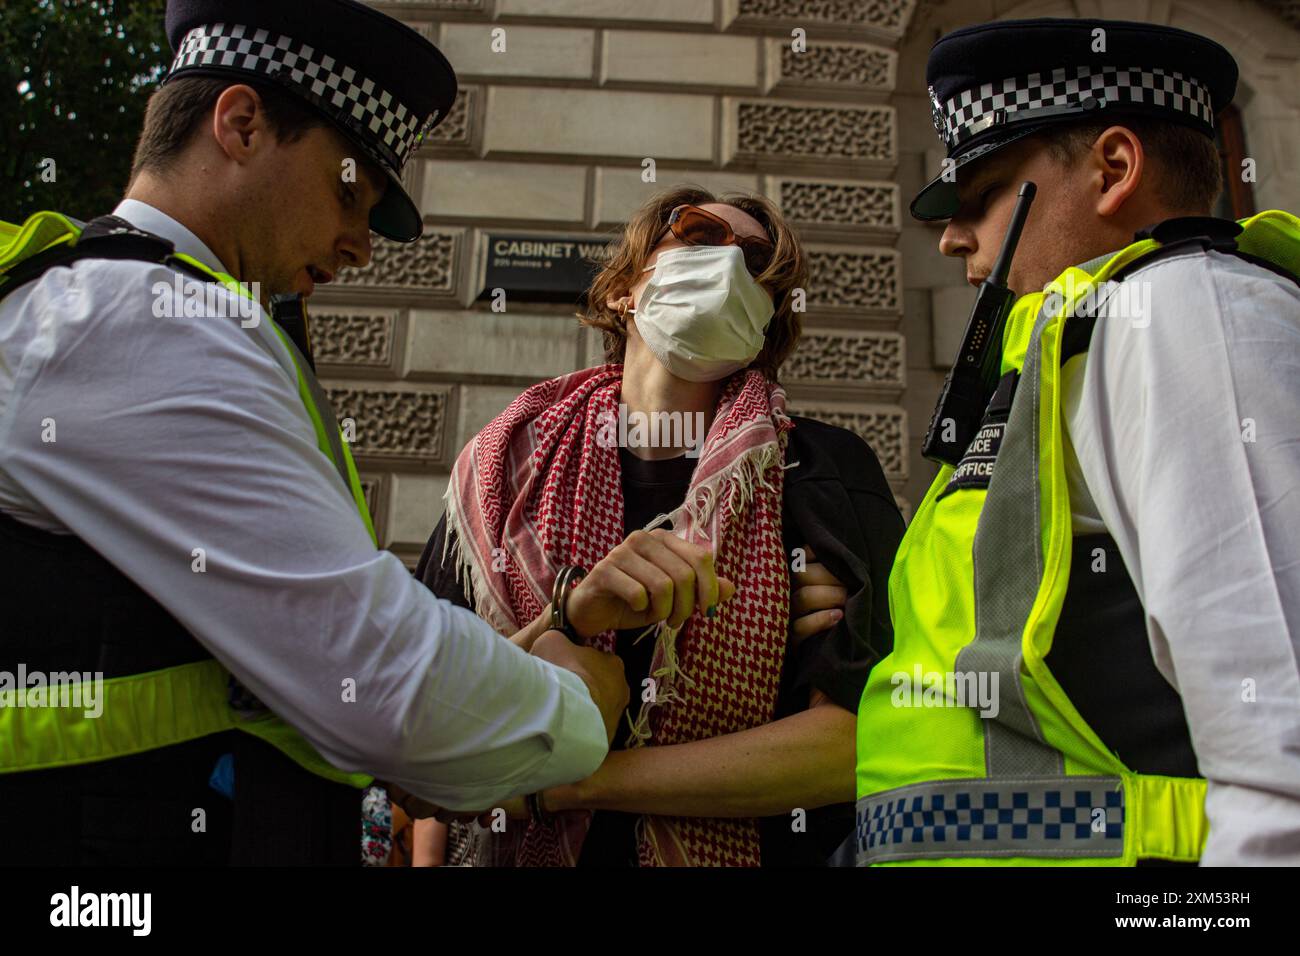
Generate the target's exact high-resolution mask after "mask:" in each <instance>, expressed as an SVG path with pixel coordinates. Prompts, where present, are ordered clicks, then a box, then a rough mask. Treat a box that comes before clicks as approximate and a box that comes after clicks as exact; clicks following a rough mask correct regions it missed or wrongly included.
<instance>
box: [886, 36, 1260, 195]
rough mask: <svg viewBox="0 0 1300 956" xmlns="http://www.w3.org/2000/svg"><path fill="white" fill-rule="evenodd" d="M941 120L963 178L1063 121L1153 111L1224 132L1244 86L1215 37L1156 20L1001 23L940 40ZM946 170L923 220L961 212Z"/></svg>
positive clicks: (936, 64) (929, 191)
mask: <svg viewBox="0 0 1300 956" xmlns="http://www.w3.org/2000/svg"><path fill="white" fill-rule="evenodd" d="M926 81H927V83H928V84H929V95H930V112H931V120H932V121H933V123H934V127H935V130H936V131H937V132H938V134H939V138H940V139H941V140H942V141H943V143H944V145H945V146H946V147H947V151H948V158H949V159H950V160H952V164H953V165H954V166H955V168H956V170H957V171H958V175H960V169H961V167H963V166H965V165H967V164H968V163H970V162H972V161H973V160H975V159H978V158H980V157H981V156H985V155H987V154H988V153H991V152H994V151H995V150H998V149H1001V148H1002V147H1004V146H1008V145H1010V144H1011V143H1013V142H1015V141H1016V140H1019V139H1021V138H1023V137H1024V136H1027V135H1029V134H1030V133H1032V132H1035V131H1037V130H1041V129H1043V128H1044V127H1047V126H1052V125H1058V124H1061V123H1070V122H1073V123H1077V122H1080V121H1085V122H1086V121H1089V120H1095V121H1100V122H1110V121H1112V119H1113V120H1114V121H1115V122H1121V121H1122V119H1121V117H1123V116H1134V115H1139V116H1149V117H1153V118H1157V119H1161V120H1165V121H1168V122H1172V123H1178V124H1181V125H1185V126H1188V127H1190V128H1193V129H1196V130H1198V131H1200V132H1201V133H1203V134H1205V135H1206V136H1213V135H1214V117H1215V114H1216V113H1217V112H1219V111H1220V110H1222V109H1223V107H1224V106H1226V105H1227V104H1228V103H1229V102H1230V101H1231V100H1232V95H1233V92H1234V91H1235V89H1236V84H1237V64H1236V61H1235V60H1233V58H1232V55H1231V54H1229V53H1228V51H1227V50H1225V49H1224V48H1223V47H1221V46H1219V45H1218V44H1217V43H1215V42H1213V41H1212V40H1208V39H1206V38H1205V37H1202V36H1198V35H1197V34H1194V33H1188V32H1187V31H1185V30H1177V29H1174V28H1172V27H1165V26H1157V25H1153V24H1149V23H1127V22H1123V21H1117V20H1065V19H1039V20H999V21H995V22H993V23H985V24H980V25H978V26H973V27H966V28H964V29H961V30H956V31H954V32H952V33H949V34H947V35H946V36H944V37H942V38H940V40H939V41H938V42H937V43H935V45H934V48H933V49H932V50H931V51H930V59H929V63H928V64H927V67H926ZM957 207H958V199H957V186H956V183H955V180H954V178H953V177H952V176H949V177H948V179H946V180H945V179H944V177H943V175H940V176H938V177H936V178H935V180H934V181H932V182H930V183H928V184H927V185H926V186H925V187H924V188H923V189H922V190H921V191H920V192H919V193H918V194H917V195H916V198H915V199H913V200H912V204H911V211H912V215H913V216H915V217H916V218H918V219H946V218H949V217H950V216H952V215H954V214H955V213H956V211H957Z"/></svg>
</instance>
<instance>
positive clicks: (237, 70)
mask: <svg viewBox="0 0 1300 956" xmlns="http://www.w3.org/2000/svg"><path fill="white" fill-rule="evenodd" d="M167 30H168V36H169V37H170V39H171V41H172V45H173V47H174V48H175V51H176V56H175V59H174V60H173V62H172V67H171V70H170V72H169V73H168V77H167V79H168V81H170V80H171V79H173V78H175V77H177V76H187V75H200V74H212V75H225V74H239V75H242V76H244V77H246V78H248V79H261V80H267V81H271V82H274V83H277V84H278V85H280V86H281V87H283V88H284V89H285V90H287V91H289V92H291V93H293V94H295V95H297V96H299V97H301V98H303V99H304V100H306V101H307V102H308V103H310V104H311V105H312V106H313V107H315V109H316V110H317V111H318V112H319V113H321V114H322V115H323V116H325V117H326V118H327V119H329V120H330V121H331V122H332V123H333V124H334V125H335V126H336V127H337V128H338V129H339V130H340V131H341V132H342V133H343V134H344V135H345V136H346V137H347V138H348V139H349V140H350V141H351V142H352V143H354V144H355V145H356V146H358V147H359V148H360V149H361V150H362V152H363V153H364V154H365V157H366V158H368V159H369V160H370V161H372V162H373V163H375V164H376V165H377V166H378V167H379V168H380V169H382V170H383V172H384V174H385V175H386V177H387V178H388V181H389V183H388V188H387V190H386V191H385V193H384V196H383V198H382V199H381V200H380V202H379V203H378V205H376V206H375V208H374V210H373V211H372V213H371V221H370V225H371V228H372V229H374V230H375V231H376V232H378V233H380V234H381V235H384V236H388V237H389V238H392V239H397V240H399V241H410V240H413V239H416V238H418V237H419V236H420V234H421V232H422V231H423V221H422V218H421V216H420V213H419V210H418V209H417V208H416V206H415V203H414V202H413V201H412V200H411V198H410V196H408V195H407V194H406V191H405V190H404V189H403V187H402V183H401V174H402V167H403V166H404V165H405V163H406V161H407V160H408V159H409V158H410V156H411V154H412V152H413V151H414V150H415V148H416V146H417V145H418V144H419V143H420V142H421V141H422V139H423V138H424V136H425V135H427V134H428V132H429V130H431V129H433V127H434V126H436V125H437V124H438V122H439V121H440V120H442V119H443V118H444V117H445V116H446V113H447V110H448V109H449V108H450V107H451V103H452V102H453V100H454V98H455V95H456V77H455V73H454V72H453V71H452V69H451V66H450V64H448V63H447V61H446V59H445V58H444V57H443V56H442V54H441V53H440V52H439V51H438V50H437V48H436V47H434V45H433V44H432V43H429V41H428V40H426V39H425V38H424V37H422V36H420V35H419V34H418V33H416V32H415V31H413V30H411V29H410V28H408V27H406V26H404V25H402V24H401V23H398V22H397V21H396V20H393V19H392V18H390V17H387V16H385V15H383V14H381V13H378V12H377V11H374V10H371V9H369V8H367V7H365V6H363V5H361V4H359V3H356V2H353V0H278V2H276V3H263V2H260V0H233V2H232V0H221V2H217V0H169V3H168V7H167Z"/></svg>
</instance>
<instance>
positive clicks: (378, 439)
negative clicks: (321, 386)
mask: <svg viewBox="0 0 1300 956" xmlns="http://www.w3.org/2000/svg"><path fill="white" fill-rule="evenodd" d="M325 391H326V394H327V395H328V396H329V400H330V404H332V405H333V406H334V411H335V413H336V414H337V415H338V417H339V421H341V422H343V423H344V425H343V427H344V434H345V435H347V434H348V424H347V423H348V422H349V421H351V422H352V423H353V427H352V435H353V436H355V437H353V438H352V442H351V444H352V451H353V453H354V454H355V455H356V456H357V457H358V458H361V459H369V460H381V459H382V460H386V461H388V462H390V463H398V464H413V465H446V464H447V457H448V454H449V452H450V449H449V448H448V447H447V432H448V427H449V426H448V423H449V412H448V406H449V403H450V390H449V389H448V388H446V387H439V386H433V387H430V388H425V389H420V390H402V391H397V390H394V389H375V388H361V387H350V386H339V385H335V386H326V389H325ZM457 451H459V449H457ZM430 530H432V528H430Z"/></svg>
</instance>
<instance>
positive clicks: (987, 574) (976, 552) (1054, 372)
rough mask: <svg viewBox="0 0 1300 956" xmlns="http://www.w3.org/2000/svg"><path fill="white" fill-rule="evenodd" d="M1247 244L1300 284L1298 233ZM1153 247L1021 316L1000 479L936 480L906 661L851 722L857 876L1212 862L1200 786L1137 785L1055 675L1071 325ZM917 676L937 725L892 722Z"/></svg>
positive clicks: (893, 601) (914, 585)
mask: <svg viewBox="0 0 1300 956" xmlns="http://www.w3.org/2000/svg"><path fill="white" fill-rule="evenodd" d="M1241 225H1242V226H1243V227H1244V228H1243V231H1242V232H1241V233H1240V234H1239V235H1238V236H1237V237H1236V245H1237V250H1238V251H1239V252H1240V253H1244V254H1246V257H1247V258H1249V257H1254V258H1255V259H1256V260H1263V261H1264V262H1267V263H1271V264H1272V265H1273V266H1274V267H1275V268H1276V269H1277V270H1278V271H1281V272H1283V273H1287V274H1290V275H1291V276H1295V275H1300V220H1297V218H1296V217H1295V216H1292V215H1290V214H1289V213H1285V212H1280V211H1269V212H1264V213H1260V214H1259V215H1257V216H1254V217H1251V218H1249V219H1245V220H1242V222H1241ZM1159 248H1160V244H1159V243H1158V242H1156V241H1155V240H1154V239H1143V240H1141V241H1139V242H1135V243H1133V244H1132V245H1130V246H1128V247H1126V248H1125V249H1123V250H1121V251H1120V252H1118V253H1116V254H1115V255H1113V256H1111V257H1110V258H1109V259H1107V260H1105V262H1104V264H1102V265H1101V266H1100V268H1097V269H1095V271H1085V270H1083V269H1078V268H1075V269H1069V270H1067V271H1066V272H1065V273H1063V274H1062V275H1061V276H1060V277H1059V278H1057V279H1056V280H1055V282H1053V283H1052V284H1051V285H1050V286H1049V287H1048V289H1047V290H1045V292H1042V293H1035V294H1032V295H1026V296H1022V297H1021V298H1020V299H1018V300H1017V301H1016V303H1015V305H1014V306H1013V309H1012V312H1011V314H1010V316H1009V318H1008V321H1007V325H1006V331H1005V335H1004V338H1003V344H1002V373H1003V375H1004V376H1007V375H1008V373H1011V372H1018V373H1019V382H1018V386H1017V388H1016V391H1015V397H1014V401H1013V402H1012V404H1011V408H1010V412H1009V417H1008V418H1007V420H1006V425H1005V430H1004V431H1003V433H1002V437H1001V445H1000V447H999V448H998V450H997V454H996V461H995V467H994V468H993V471H992V475H991V479H990V480H989V482H988V484H987V487H986V488H980V487H973V486H962V485H960V483H958V490H956V491H951V492H949V493H947V494H945V493H944V492H945V489H946V488H948V486H949V482H950V479H951V478H952V476H953V473H954V470H955V469H954V467H953V466H951V465H946V466H944V467H943V468H941V469H940V471H939V474H938V475H937V477H936V478H935V480H934V483H933V484H932V485H931V487H930V489H929V492H928V493H927V494H926V497H925V499H924V501H923V502H922V503H921V505H920V506H919V508H918V509H917V512H916V515H915V517H914V518H913V519H912V522H911V525H910V526H909V527H908V530H907V533H906V535H905V536H904V538H903V541H902V544H901V545H900V547H899V551H898V555H897V557H896V559H895V563H894V567H893V570H892V572H891V575H890V582H889V598H890V610H891V613H892V616H893V624H894V649H893V652H892V653H891V654H890V655H889V656H888V657H886V658H885V659H884V660H883V661H881V662H880V663H878V664H877V665H876V666H875V668H874V669H873V670H872V672H871V674H870V676H869V678H868V680H867V685H866V688H865V689H864V691H863V695H862V700H861V704H860V706H859V709H858V767H857V794H858V805H857V831H856V840H857V851H858V853H857V857H858V862H859V864H861V865H875V864H889V863H908V864H949V865H951V864H972V863H974V864H998V863H1001V864H1019V865H1027V864H1073V865H1131V864H1133V863H1135V862H1136V861H1137V860H1138V859H1143V858H1155V859H1164V860H1172V861H1188V862H1190V861H1195V860H1197V859H1199V857H1200V854H1201V850H1202V848H1203V847H1204V844H1205V839H1206V836H1207V833H1208V823H1207V820H1206V816H1205V809H1204V803H1205V781H1204V780H1203V779H1200V778H1191V777H1169V776H1156V775H1148V774H1140V773H1135V772H1133V771H1132V770H1130V769H1129V767H1127V766H1126V765H1125V764H1124V762H1123V761H1122V760H1121V759H1120V758H1119V757H1118V756H1117V755H1116V754H1114V753H1113V752H1111V750H1109V749H1108V748H1107V747H1106V745H1105V744H1103V743H1102V741H1101V739H1100V738H1099V737H1098V736H1097V734H1096V733H1095V732H1094V731H1093V729H1092V728H1091V727H1089V726H1088V724H1087V723H1086V722H1085V721H1084V719H1083V718H1082V717H1081V716H1080V714H1079V712H1078V710H1076V708H1075V707H1074V706H1073V705H1072V704H1071V702H1070V700H1069V699H1068V698H1067V696H1066V694H1065V693H1064V692H1063V690H1062V688H1061V686H1060V684H1059V683H1058V682H1057V680H1056V679H1055V678H1054V677H1053V674H1052V672H1051V670H1050V669H1049V668H1048V666H1047V664H1046V663H1045V659H1046V657H1047V654H1048V651H1049V650H1050V649H1051V647H1052V640H1053V636H1054V632H1055V629H1056V625H1057V622H1058V620H1059V618H1060V613H1061V608H1062V605H1063V603H1064V600H1065V596H1066V589H1067V583H1068V581H1069V577H1070V562H1071V540H1072V534H1073V532H1072V527H1071V518H1070V499H1069V494H1068V490H1067V486H1066V476H1065V463H1064V457H1063V412H1062V407H1061V374H1060V371H1061V364H1062V338H1063V335H1065V334H1066V331H1067V328H1068V327H1069V324H1070V322H1074V323H1079V322H1081V321H1083V317H1082V316H1081V315H1080V314H1079V310H1080V309H1081V308H1084V307H1085V306H1086V304H1087V303H1091V304H1093V305H1096V304H1097V303H1098V302H1099V301H1100V296H1101V294H1102V292H1103V291H1104V290H1103V288H1102V284H1103V283H1106V282H1107V281H1108V280H1109V279H1111V277H1113V276H1116V275H1117V274H1119V273H1120V272H1121V270H1125V269H1132V268H1133V267H1134V264H1135V263H1137V262H1138V260H1140V259H1143V258H1144V257H1148V256H1150V255H1151V254H1152V253H1154V252H1155V251H1156V250H1158V249H1159ZM1120 285H1122V284H1117V286H1116V287H1114V289H1117V288H1118V287H1119V286H1120ZM1114 289H1112V291H1114ZM1094 314H1095V313H1094ZM976 440H977V441H980V440H982V439H980V438H979V437H978V436H977V439H976ZM980 673H983V674H985V675H988V683H989V684H990V685H991V684H992V677H993V676H996V677H997V678H998V690H999V693H998V702H997V703H998V706H997V708H996V716H989V717H981V716H980V712H979V709H978V705H977V704H976V703H974V701H973V697H974V696H975V695H973V694H972V690H973V688H972V683H973V681H972V676H973V675H978V674H980ZM900 674H902V675H906V677H905V678H899V677H898V675H900ZM916 675H925V679H926V683H927V688H933V693H934V694H935V695H937V696H936V699H935V701H934V702H935V703H940V704H941V706H919V707H917V706H896V703H898V700H897V698H896V696H895V695H896V693H897V691H898V689H899V688H900V687H902V686H904V685H905V684H908V683H910V682H912V681H914V680H915V676H916ZM929 675H938V676H937V678H931V677H929ZM948 675H952V676H951V677H949V676H948ZM976 679H978V678H976ZM938 695H941V697H940V696H938ZM903 703H904V704H907V703H910V702H909V701H903ZM963 704H965V705H966V706H962V705H963ZM992 711H993V708H989V709H988V711H987V712H988V713H992Z"/></svg>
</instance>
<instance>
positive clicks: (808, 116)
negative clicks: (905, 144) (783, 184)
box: [731, 100, 897, 165]
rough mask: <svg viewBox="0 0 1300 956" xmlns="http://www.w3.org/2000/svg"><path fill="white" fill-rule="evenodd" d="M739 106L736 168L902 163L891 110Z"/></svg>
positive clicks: (736, 111) (742, 103)
mask: <svg viewBox="0 0 1300 956" xmlns="http://www.w3.org/2000/svg"><path fill="white" fill-rule="evenodd" d="M733 105H734V112H733V116H734V120H733V122H734V124H735V127H736V140H735V143H736V147H735V151H734V153H733V154H732V157H731V158H732V161H733V162H744V161H746V160H748V161H751V162H757V161H760V160H768V161H771V160H778V161H779V162H780V163H787V164H788V163H789V162H790V161H791V160H792V159H794V160H806V159H816V160H833V161H839V162H851V161H865V162H872V163H876V164H881V165H888V164H890V163H893V162H894V161H895V160H896V158H897V146H896V143H895V139H894V111H893V108H892V107H888V106H863V107H856V106H819V105H804V104H789V103H769V102H763V101H754V100H741V101H739V102H736V103H734V104H733Z"/></svg>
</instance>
